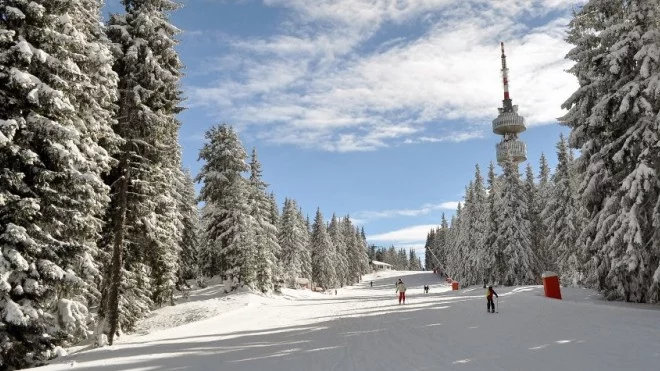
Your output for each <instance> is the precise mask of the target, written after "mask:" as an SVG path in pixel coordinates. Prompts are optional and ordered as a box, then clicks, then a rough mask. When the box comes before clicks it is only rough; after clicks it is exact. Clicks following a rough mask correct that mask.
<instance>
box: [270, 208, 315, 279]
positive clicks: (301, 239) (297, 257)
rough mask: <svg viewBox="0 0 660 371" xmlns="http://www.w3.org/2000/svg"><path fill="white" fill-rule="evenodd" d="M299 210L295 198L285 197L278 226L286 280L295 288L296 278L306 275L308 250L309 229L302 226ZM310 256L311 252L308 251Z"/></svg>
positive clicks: (281, 258)
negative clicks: (304, 255) (305, 255)
mask: <svg viewBox="0 0 660 371" xmlns="http://www.w3.org/2000/svg"><path fill="white" fill-rule="evenodd" d="M301 227H302V224H301V223H300V217H299V212H298V209H297V205H296V202H295V201H294V200H290V199H288V198H287V199H285V200H284V208H283V210H282V217H281V218H280V225H279V228H278V242H279V245H280V247H281V250H280V251H281V253H280V261H281V263H282V270H283V272H284V277H283V278H284V280H285V283H286V285H287V286H288V287H291V288H295V287H296V286H297V283H296V280H297V279H298V278H301V277H306V278H309V276H305V274H304V269H303V264H304V260H305V258H304V257H303V254H304V253H306V252H308V249H307V244H306V243H305V241H306V240H307V231H306V230H305V229H304V228H301ZM307 255H308V256H309V253H307Z"/></svg>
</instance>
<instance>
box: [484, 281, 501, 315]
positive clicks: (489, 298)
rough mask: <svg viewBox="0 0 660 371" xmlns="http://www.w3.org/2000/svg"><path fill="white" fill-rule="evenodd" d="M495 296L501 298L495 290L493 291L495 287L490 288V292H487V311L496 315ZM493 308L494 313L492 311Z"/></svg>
mask: <svg viewBox="0 0 660 371" xmlns="http://www.w3.org/2000/svg"><path fill="white" fill-rule="evenodd" d="M493 295H495V297H496V298H499V296H497V293H496V292H495V290H493V286H488V290H487V291H486V310H487V311H488V313H495V303H494V302H493ZM491 307H492V308H493V310H492V312H491V310H490V308H491Z"/></svg>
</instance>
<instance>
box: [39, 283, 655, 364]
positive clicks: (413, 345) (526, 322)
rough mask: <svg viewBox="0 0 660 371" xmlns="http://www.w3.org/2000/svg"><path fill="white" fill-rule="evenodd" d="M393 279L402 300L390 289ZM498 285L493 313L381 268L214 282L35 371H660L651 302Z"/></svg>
mask: <svg viewBox="0 0 660 371" xmlns="http://www.w3.org/2000/svg"><path fill="white" fill-rule="evenodd" d="M399 277H400V278H402V279H403V281H404V282H405V283H406V286H407V287H408V291H407V292H406V296H407V301H406V304H405V305H399V304H398V303H397V299H396V295H395V292H394V291H395V288H394V283H395V280H396V278H399ZM370 281H373V288H372V287H370ZM424 285H430V292H429V293H428V294H424V293H423V290H422V287H423V286H424ZM495 290H496V292H497V293H498V294H499V300H498V301H499V303H498V304H499V305H498V313H493V314H491V313H486V300H485V290H484V289H482V288H481V287H469V288H466V289H462V290H459V291H451V288H450V287H448V286H447V285H446V284H445V283H444V281H442V280H441V279H440V278H439V277H437V276H435V275H433V274H432V273H429V272H382V273H377V274H375V275H373V276H371V275H370V276H366V277H365V278H364V279H363V281H362V283H360V284H358V285H356V286H353V287H348V288H344V289H339V290H338V291H337V294H336V295H335V292H334V290H333V291H331V292H330V293H327V294H323V293H314V292H311V291H309V290H285V291H284V293H283V295H273V296H263V295H258V294H253V293H248V292H241V293H237V294H231V295H224V294H223V292H222V288H221V285H213V286H209V287H207V288H205V289H200V290H197V291H195V292H193V293H192V294H191V296H190V297H189V298H188V299H187V300H185V301H184V300H182V302H181V304H179V305H177V306H174V307H167V308H163V309H160V310H158V311H156V312H154V314H153V315H152V316H151V317H150V318H147V319H145V320H144V321H143V322H142V323H141V324H140V327H139V332H138V333H136V334H133V335H125V336H122V337H121V338H120V339H119V340H118V341H117V342H115V345H113V346H111V347H105V348H97V349H92V350H86V351H85V350H83V351H78V352H75V353H73V354H70V355H68V356H64V357H61V358H57V359H56V360H54V361H53V363H52V364H51V365H48V366H45V367H42V368H39V370H97V371H114V370H222V371H234V370H268V371H291V370H341V371H353V370H355V371H357V370H360V371H367V370H378V371H385V370H401V371H407V370H466V371H468V370H489V371H492V370H507V371H512V370H538V371H541V370H552V371H557V370H616V371H620V370H658V365H659V364H660V307H658V306H653V305H633V304H625V303H610V302H606V301H603V300H601V299H600V298H599V297H598V295H597V294H595V293H594V292H593V291H590V290H585V289H566V288H564V289H562V296H563V298H564V300H556V299H549V298H545V297H544V296H543V288H542V287H541V286H524V287H510V288H497V287H496V288H495ZM145 333H146V334H145Z"/></svg>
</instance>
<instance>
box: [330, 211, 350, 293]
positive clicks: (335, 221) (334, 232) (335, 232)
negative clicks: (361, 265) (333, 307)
mask: <svg viewBox="0 0 660 371" xmlns="http://www.w3.org/2000/svg"><path fill="white" fill-rule="evenodd" d="M340 223H341V221H340V220H339V218H337V216H336V215H335V214H332V218H331V219H330V224H329V225H328V235H329V236H330V240H331V241H332V245H333V246H334V248H335V261H334V264H335V274H336V275H337V284H338V285H339V286H340V287H343V286H344V285H346V284H347V282H348V276H349V271H348V269H349V266H348V258H347V254H346V250H347V247H346V241H345V239H344V235H343V234H342V233H341V224H340Z"/></svg>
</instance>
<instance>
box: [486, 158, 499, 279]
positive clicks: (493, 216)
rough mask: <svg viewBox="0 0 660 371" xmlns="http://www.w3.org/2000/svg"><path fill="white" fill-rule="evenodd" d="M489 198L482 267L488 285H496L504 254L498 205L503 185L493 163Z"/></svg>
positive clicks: (489, 171) (490, 171)
mask: <svg viewBox="0 0 660 371" xmlns="http://www.w3.org/2000/svg"><path fill="white" fill-rule="evenodd" d="M487 183H488V198H487V203H488V207H487V212H488V223H487V228H488V229H487V235H486V242H485V244H484V248H485V251H484V253H483V255H482V261H481V264H482V267H483V269H484V275H483V280H484V282H486V283H490V284H494V283H495V282H496V281H497V280H498V279H499V277H500V275H499V272H500V271H501V270H502V268H503V267H502V252H503V247H502V245H500V244H499V242H500V240H499V239H498V233H499V223H500V218H499V217H500V214H499V211H498V207H499V206H498V205H499V204H500V203H501V200H500V199H501V197H502V190H501V184H500V181H499V179H498V178H497V175H496V174H495V164H494V163H493V162H492V161H491V162H490V164H489V165H488V178H487Z"/></svg>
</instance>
